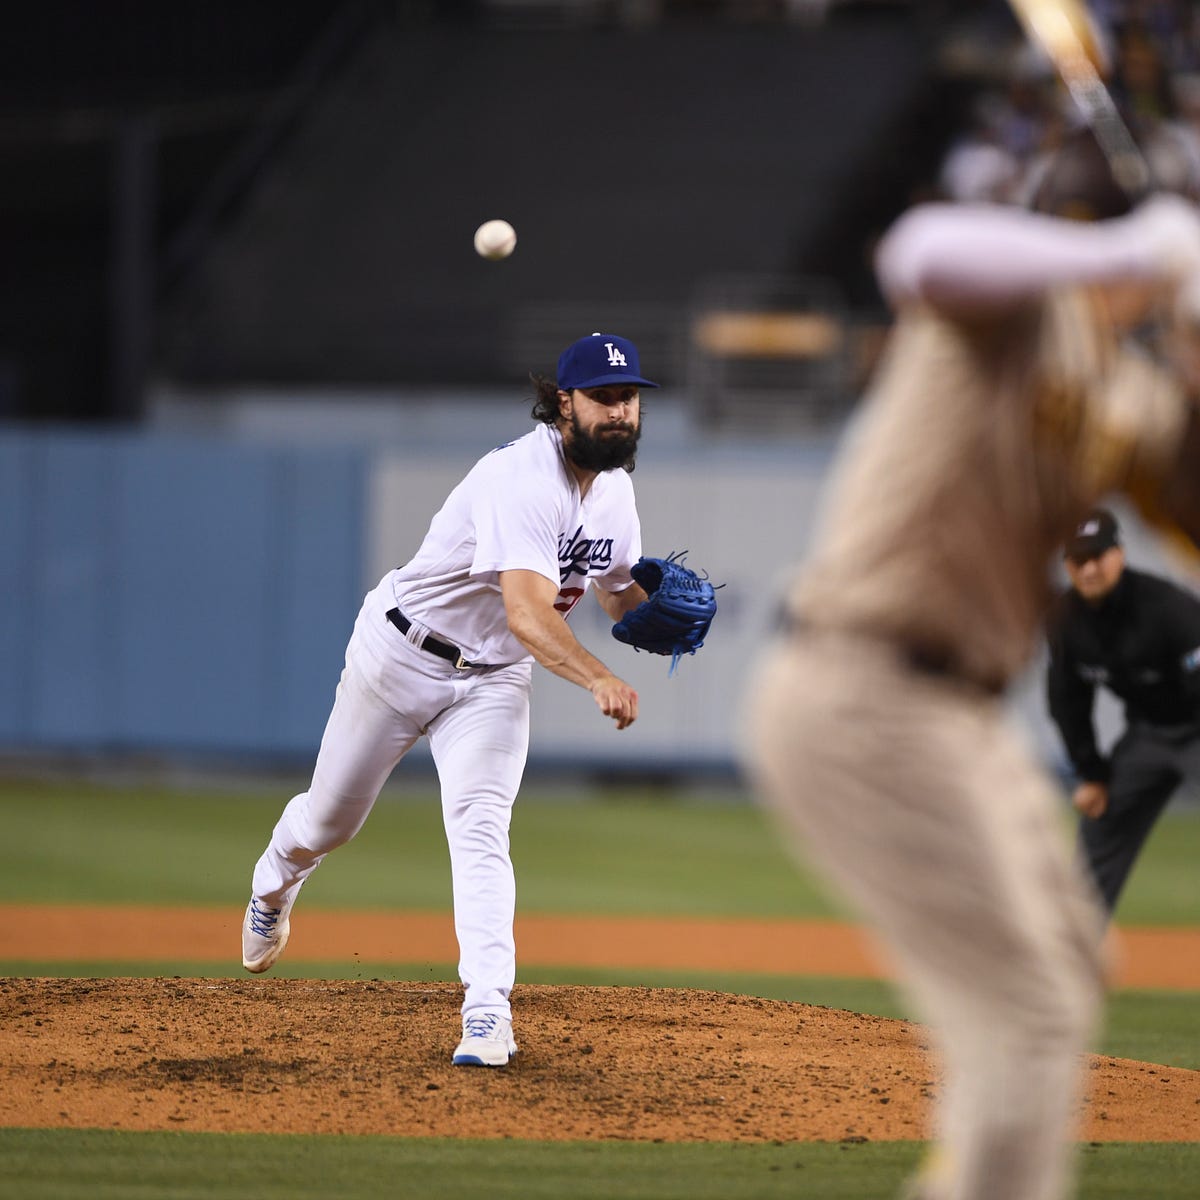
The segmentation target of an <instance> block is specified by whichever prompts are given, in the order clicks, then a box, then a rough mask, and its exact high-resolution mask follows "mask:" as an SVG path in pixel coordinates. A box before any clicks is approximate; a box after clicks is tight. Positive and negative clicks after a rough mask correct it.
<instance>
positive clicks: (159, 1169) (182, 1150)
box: [0, 1129, 1200, 1200]
mask: <svg viewBox="0 0 1200 1200" xmlns="http://www.w3.org/2000/svg"><path fill="white" fill-rule="evenodd" d="M920 1153H921V1147H920V1146H919V1145H917V1144H914V1143H898V1142H878V1143H874V1144H866V1145H861V1144H847V1143H808V1142H793V1143H784V1144H777V1143H772V1144H768V1145H730V1144H726V1143H704V1144H696V1143H684V1144H667V1145H654V1144H650V1143H645V1142H589V1143H579V1142H565V1143H539V1142H522V1141H500V1142H495V1141H492V1142H480V1141H445V1140H441V1139H421V1140H415V1139H403V1138H382V1137H335V1136H323V1137H310V1138H301V1137H285V1136H279V1137H269V1136H265V1135H257V1134H227V1135H220V1134H186V1133H121V1132H107V1131H99V1130H21V1129H6V1130H0V1198H3V1200H143V1198H144V1200H161V1198H162V1197H165V1196H170V1197H171V1198H172V1200H243V1198H244V1197H246V1196H254V1197H255V1198H256V1200H328V1198H329V1197H333V1196H336V1197H338V1198H339V1200H378V1198H379V1197H381V1196H388V1197H394V1198H396V1200H406V1198H410V1197H411V1198H413V1200H417V1198H421V1200H426V1198H427V1200H440V1198H442V1197H454V1198H455V1200H476V1198H478V1200H493V1198H494V1200H506V1198H512V1200H562V1197H564V1196H571V1197H572V1200H617V1198H620V1200H772V1198H773V1197H789V1198H792V1197H795V1196H800V1195H803V1196H812V1197H820V1200H879V1198H880V1197H885V1196H892V1195H894V1194H895V1193H896V1189H897V1187H898V1186H899V1185H900V1183H901V1181H902V1180H903V1179H904V1178H905V1177H906V1176H907V1175H908V1174H909V1173H910V1172H911V1171H912V1170H913V1168H914V1166H915V1164H916V1163H917V1161H918V1159H919V1156H920ZM1080 1165H1081V1187H1080V1190H1079V1200H1118V1197H1119V1198H1121V1200H1127V1198H1128V1197H1131V1196H1137V1197H1149V1196H1153V1197H1154V1198H1155V1200H1191V1197H1194V1196H1195V1181H1196V1178H1197V1177H1198V1175H1200V1146H1197V1145H1175V1144H1154V1143H1151V1144H1137V1145H1131V1144H1122V1143H1112V1144H1105V1145H1102V1146H1089V1147H1086V1148H1085V1149H1084V1150H1083V1152H1082V1153H1081V1156H1080Z"/></svg>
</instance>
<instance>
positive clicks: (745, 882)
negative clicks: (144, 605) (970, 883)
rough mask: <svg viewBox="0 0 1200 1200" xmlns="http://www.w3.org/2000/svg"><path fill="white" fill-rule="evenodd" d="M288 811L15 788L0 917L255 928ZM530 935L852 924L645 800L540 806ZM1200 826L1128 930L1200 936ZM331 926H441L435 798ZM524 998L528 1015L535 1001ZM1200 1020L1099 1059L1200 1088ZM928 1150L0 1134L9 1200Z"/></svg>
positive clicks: (814, 1175) (136, 791)
mask: <svg viewBox="0 0 1200 1200" xmlns="http://www.w3.org/2000/svg"><path fill="white" fill-rule="evenodd" d="M289 794H290V793H289V791H288V789H287V788H286V787H281V788H280V789H279V791H278V793H277V794H275V793H273V792H272V793H266V792H264V791H261V790H254V791H247V792H246V793H244V794H234V793H229V792H207V791H199V790H193V791H181V792H172V791H166V790H162V789H155V788H148V787H142V786H129V787H113V786H99V785H95V784H79V785H73V784H43V783H29V784H15V783H0V831H3V836H2V837H0V902H59V903H82V904H88V903H93V904H106V903H129V904H147V903H149V904H186V905H192V904H195V905H221V906H229V905H240V904H241V903H242V899H243V897H244V896H245V894H246V891H247V888H248V883H249V875H250V870H251V867H252V865H253V863H254V860H255V859H256V858H257V856H258V854H259V853H260V852H261V850H262V848H263V846H264V844H265V842H266V839H267V837H268V835H269V832H270V829H271V826H272V825H273V823H274V821H275V819H276V818H277V816H278V814H279V812H280V810H281V809H282V806H283V804H284V803H285V802H286V800H287V798H288V795H289ZM513 854H514V859H515V861H516V865H517V875H518V903H519V906H520V908H521V910H522V911H524V912H538V911H542V912H579V913H612V914H631V913H644V914H650V915H671V914H695V915H702V916H762V917H805V916H821V917H828V916H839V915H843V913H842V910H841V909H840V906H839V904H838V903H837V901H836V900H833V899H831V898H830V896H829V895H828V893H827V892H826V891H825V890H824V887H823V885H822V884H820V883H819V882H818V881H816V880H814V879H813V878H811V877H810V876H809V874H808V873H807V872H806V871H804V870H803V869H799V868H797V867H796V866H795V864H793V863H792V862H791V861H790V859H789V858H788V857H787V855H786V854H785V853H784V851H783V849H782V847H781V845H780V843H779V840H778V839H777V837H776V836H775V833H774V830H773V829H772V828H771V827H770V825H769V823H768V822H767V821H766V820H765V818H764V817H763V815H762V814H761V813H760V812H759V811H758V810H757V809H756V808H754V807H753V806H752V805H749V804H745V803H727V804H720V803H713V802H711V801H710V802H702V803H701V802H695V801H693V800H680V799H677V798H674V797H672V796H671V795H670V794H669V793H663V792H654V791H645V792H637V791H632V790H628V789H623V790H619V791H616V792H613V793H606V794H605V795H603V796H587V795H584V796H581V795H580V793H578V792H574V793H572V794H570V795H564V794H559V793H556V792H555V791H554V790H553V789H547V788H545V787H541V786H538V787H531V788H529V789H527V791H526V793H525V794H524V795H523V796H522V798H521V799H520V800H519V801H518V805H517V809H516V814H515V818H514V825H513ZM1197 862H1200V813H1198V812H1197V811H1196V810H1194V809H1193V810H1188V809H1183V810H1179V811H1173V812H1170V813H1168V814H1167V816H1166V817H1165V818H1164V820H1163V821H1162V822H1161V823H1160V826H1159V828H1158V829H1157V830H1156V831H1155V834H1154V836H1153V837H1152V839H1151V841H1150V843H1149V845H1148V846H1147V848H1146V851H1145V853H1144V855H1143V859H1142V861H1141V862H1140V863H1139V865H1138V868H1137V870H1136V871H1135V874H1134V877H1133V880H1132V882H1131V884H1130V887H1129V890H1128V894H1127V896H1126V897H1125V899H1124V901H1123V904H1122V908H1121V910H1120V913H1119V914H1118V915H1119V918H1120V919H1121V920H1122V921H1125V922H1128V923H1130V924H1175V925H1195V924H1200V889H1197V888H1196V886H1195V878H1196V876H1195V865H1196V863H1197ZM305 903H306V904H308V905H313V906H314V907H324V908H347V909H353V908H385V909H389V908H390V909H396V908H416V909H422V908H424V909H434V910H440V911H444V910H446V909H447V908H448V907H449V903H450V887H449V866H448V860H447V854H446V848H445V843H444V837H443V834H442V830H441V821H440V812H439V809H438V804H437V801H436V797H435V795H434V793H433V791H432V790H431V789H429V788H428V786H427V785H425V784H422V785H420V786H417V787H412V788H404V787H401V788H397V789H394V790H391V791H389V792H388V793H386V794H385V796H384V798H383V799H382V800H381V801H380V803H379V804H378V805H377V807H376V810H375V812H374V813H373V814H372V816H371V819H370V821H369V822H368V824H367V827H366V829H365V830H364V831H363V833H362V834H361V835H360V836H359V837H358V838H357V839H356V840H355V841H354V842H352V843H351V844H350V845H349V846H346V847H344V848H343V849H341V850H339V851H338V852H337V854H335V855H334V856H332V857H331V859H330V861H329V862H328V863H326V864H325V865H324V866H323V867H322V869H321V870H320V871H319V872H317V874H316V875H315V876H314V877H313V879H312V881H310V883H309V884H308V885H307V888H306V893H305ZM0 973H3V974H7V975H45V974H55V975H75V976H107V975H153V976H171V975H181V976H195V975H208V976H210V977H222V976H226V975H228V974H230V973H231V972H230V968H229V967H223V966H206V967H201V968H199V969H198V968H197V966H196V964H193V963H188V962H150V961H146V962H141V963H127V962H121V963H101V962H86V963H55V964H45V963H37V962H33V963H12V962H10V963H0ZM277 973H278V974H280V975H284V976H289V975H290V976H303V977H322V978H369V979H417V980H420V979H428V980H443V979H444V980H453V979H454V978H455V971H454V967H453V964H449V963H412V964H388V965H386V966H383V965H380V964H371V963H328V964H326V963H318V964H304V965H303V966H301V967H297V966H296V965H295V964H287V963H286V961H285V962H284V963H283V964H281V966H280V968H278V969H277ZM520 981H521V982H524V983H528V984H534V983H553V984H565V983H575V984H588V983H591V984H600V985H613V986H625V985H632V984H641V985H653V986H662V987H696V988H705V989H713V990H718V991H727V992H737V993H741V994H749V995H760V996H766V997H772V998H776V999H783V1000H795V1001H802V1002H804V1003H810V1004H820V1005H825V1006H828V1007H832V1008H843V1009H849V1010H852V1011H859V1012H869V1013H877V1014H879V1015H882V1016H894V1017H904V1016H907V1015H908V1014H907V1012H906V1010H905V1006H904V1004H903V1003H902V1001H901V999H900V998H899V996H898V995H897V993H896V992H895V990H894V989H893V988H892V987H891V986H889V985H888V984H886V983H879V982H874V981H864V980H847V979H829V978H823V977H820V978H818V977H803V976H784V975H769V974H764V975H750V974H734V973H720V972H706V973H696V972H661V971H659V972H654V971H640V972H630V971H610V970H605V971H599V970H570V971H565V970H551V969H540V970H539V969H528V970H524V969H523V970H522V971H521V973H520ZM519 987H520V983H519V984H518V996H517V997H515V998H518V999H519ZM1198 999H1200V997H1197V996H1196V995H1195V994H1179V993H1167V992H1132V991H1130V992H1121V993H1117V994H1116V995H1114V996H1113V997H1112V998H1111V999H1110V1003H1109V1005H1108V1011H1107V1016H1106V1025H1105V1029H1104V1031H1103V1035H1102V1040H1101V1044H1100V1046H1099V1047H1098V1048H1099V1049H1101V1050H1102V1051H1103V1052H1104V1053H1108V1054H1114V1055H1118V1056H1120V1057H1127V1058H1136V1059H1143V1060H1146V1061H1151V1062H1160V1063H1168V1064H1171V1065H1177V1066H1187V1067H1192V1068H1200V1003H1197V1001H1198ZM919 1153H920V1147H919V1146H917V1145H914V1144H910V1143H878V1144H872V1145H850V1144H835V1145H827V1144H808V1143H795V1144H786V1145H766V1146H758V1145H727V1144H703V1145H696V1144H682V1145H651V1144H645V1143H625V1142H603V1143H587V1144H578V1143H566V1144H539V1143H526V1142H519V1141H503V1142H488V1143H478V1142H464V1141H441V1140H408V1139H400V1138H368V1137H362V1138H343V1137H333V1136H319V1137H299V1136H294V1137H279V1138H267V1137H261V1136H253V1135H228V1136H222V1135H198V1134H182V1133H145V1134H134V1133H122V1132H107V1131H73V1130H17V1129H7V1130H4V1129H0V1200H9V1198H11V1200H18V1198H20V1200H50V1198H53V1200H74V1198H78V1200H84V1198H86V1200H141V1198H145V1200H151V1198H153V1200H160V1198H162V1197H170V1198H171V1200H191V1198H195V1200H233V1198H235V1197H236V1198H238V1200H240V1198H242V1197H244V1196H248V1195H254V1196H255V1197H256V1198H259V1197H261V1198H262V1200H274V1198H278V1200H284V1198H285V1197H286V1198H287V1200H308V1198H310V1197H312V1198H315V1197H321V1198H322V1200H324V1198H325V1197H329V1196H337V1197H339V1198H345V1200H358V1198H360V1197H361V1198H363V1200H368V1198H369V1200H377V1198H378V1197H379V1196H384V1195H386V1196H390V1197H409V1196H411V1197H422V1198H424V1197H431V1198H434V1200H436V1198H438V1197H442V1196H445V1197H451V1196H453V1197H455V1198H456V1200H470V1198H472V1197H481V1198H482V1197H486V1198H487V1200H504V1198H505V1197H521V1198H522V1200H525V1198H529V1200H537V1198H539V1197H546V1198H551V1197H553V1198H554V1200H560V1198H561V1197H563V1196H567V1195H569V1196H571V1197H572V1198H573V1200H592V1198H595V1200H599V1198H601V1197H605V1198H612V1200H617V1198H628V1200H634V1198H639V1197H646V1198H647V1200H650V1198H651V1197H653V1198H654V1200H672V1198H675V1197H678V1198H679V1200H683V1198H685V1197H686V1198H688V1200H692V1198H695V1200H706V1198H708V1197H713V1198H715V1197H721V1198H722V1200H771V1198H772V1197H775V1196H780V1197H783V1196H789V1197H791V1196H796V1195H805V1196H813V1197H820V1198H821V1200H868V1198H870V1200H879V1198H880V1197H886V1196H892V1195H894V1194H895V1192H896V1189H897V1187H898V1185H899V1183H900V1181H901V1179H902V1178H903V1177H904V1176H905V1175H906V1174H907V1173H908V1172H909V1171H910V1169H911V1168H912V1166H913V1164H914V1162H915V1161H916V1159H917V1156H918V1154H919ZM1082 1166H1083V1175H1082V1185H1081V1188H1080V1192H1079V1197H1080V1200H1110V1198H1111V1200H1117V1198H1118V1197H1120V1198H1122V1200H1124V1198H1126V1197H1129V1196H1138V1197H1142V1196H1153V1197H1155V1198H1156V1200H1175V1198H1178V1200H1183V1198H1184V1197H1188V1198H1189V1200H1190V1197H1192V1196H1194V1195H1195V1192H1196V1187H1195V1180H1196V1179H1197V1178H1198V1177H1200V1146H1198V1145H1194V1144H1191V1145H1182V1146H1177V1145H1104V1146H1099V1147H1085V1148H1084V1150H1083V1154H1082Z"/></svg>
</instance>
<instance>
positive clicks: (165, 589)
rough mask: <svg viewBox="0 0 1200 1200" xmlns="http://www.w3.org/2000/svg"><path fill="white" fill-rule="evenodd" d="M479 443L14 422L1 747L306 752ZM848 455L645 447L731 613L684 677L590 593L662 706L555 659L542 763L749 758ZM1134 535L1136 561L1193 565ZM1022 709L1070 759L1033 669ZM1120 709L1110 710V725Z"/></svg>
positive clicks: (650, 495)
mask: <svg viewBox="0 0 1200 1200" xmlns="http://www.w3.org/2000/svg"><path fill="white" fill-rule="evenodd" d="M464 436H468V440H467V441H465V442H463V443H461V444H460V445H458V446H457V447H455V448H454V449H448V448H446V446H445V445H442V446H440V447H438V448H436V449H435V448H432V447H431V445H429V444H424V445H422V446H419V447H409V448H405V447H403V446H399V445H395V444H391V445H381V446H379V447H378V448H375V449H366V448H364V447H363V446H362V445H354V446H351V445H338V444H333V445H329V444H324V445H322V444H317V443H313V442H310V443H307V444H290V445H280V444H265V443H263V442H256V441H253V440H246V439H245V438H242V437H238V436H233V435H230V434H228V433H224V434H209V435H205V436H195V435H189V436H186V437H184V436H181V435H178V434H164V433H72V432H61V431H37V432H30V431H14V430H0V595H2V596H3V597H4V610H5V615H4V619H3V621H2V622H0V679H2V680H3V681H4V683H3V686H2V687H0V751H33V752H46V753H51V754H54V753H61V754H99V753H108V752H120V753H129V754H146V755H161V756H167V757H169V756H171V755H200V756H216V757H238V758H243V759H249V760H255V759H260V760H263V761H264V762H281V761H282V762H288V763H296V764H307V762H308V761H309V760H310V759H311V757H312V755H313V754H315V751H316V748H317V746H318V744H319V741H320V735H321V730H322V728H323V725H324V720H325V717H326V715H327V713H328V709H329V704H330V702H331V700H332V696H333V689H334V686H335V684H336V681H337V676H338V672H339V670H340V667H341V661H342V654H343V651H344V648H345V641H346V638H347V636H348V634H349V631H350V628H351V626H352V624H353V620H354V616H355V613H356V612H357V609H358V606H359V603H360V601H361V598H362V595H363V593H364V592H365V591H366V590H367V589H368V588H370V587H371V586H372V585H373V584H374V583H375V581H376V580H377V579H378V578H379V576H380V575H381V574H382V573H383V572H384V571H385V570H387V569H388V568H389V567H391V566H393V565H396V564H397V563H400V562H402V561H404V559H405V558H407V557H408V555H409V554H411V552H412V551H413V550H414V549H415V548H416V546H417V544H418V542H419V540H420V538H421V536H422V535H423V533H424V531H425V528H426V527H427V525H428V522H429V519H430V517H432V515H433V513H434V511H435V509H436V508H437V506H438V505H439V504H440V503H441V501H442V499H443V498H444V496H445V495H446V493H447V492H448V491H449V489H450V488H451V487H452V486H453V485H454V484H455V483H456V482H457V481H458V479H459V478H460V477H461V475H462V474H463V472H464V470H465V469H466V467H467V466H469V465H470V462H472V461H473V460H474V458H475V457H477V452H479V453H482V452H483V450H485V449H486V448H487V446H486V445H480V446H474V445H472V444H471V443H470V441H469V437H475V438H476V439H480V438H486V437H487V431H486V430H480V429H476V430H474V431H472V433H471V434H470V435H464ZM832 446H833V441H832V439H830V438H814V439H812V440H811V441H810V442H806V441H804V440H803V439H801V440H799V441H796V440H795V439H792V440H789V441H788V442H787V443H786V445H784V446H783V447H782V448H780V447H779V446H774V447H772V446H770V445H759V446H756V447H750V446H745V445H743V446H737V445H715V444H714V445H703V444H699V443H691V444H688V443H686V442H684V441H681V440H680V439H678V438H670V437H663V438H660V439H659V441H658V442H657V443H655V442H651V443H650V444H648V445H646V446H645V448H644V451H643V454H642V456H641V458H640V461H639V466H638V470H637V472H636V474H635V480H634V481H635V484H636V487H637V494H638V506H639V511H640V513H641V517H642V524H643V536H644V544H645V549H646V552H647V553H651V554H666V553H669V552H671V551H674V550H681V549H686V550H689V551H690V557H689V561H690V562H691V563H692V564H693V565H695V566H697V567H700V568H706V569H707V570H708V571H709V572H710V573H711V575H712V577H713V578H714V579H715V580H716V581H718V582H722V583H724V585H725V586H724V587H723V588H722V590H721V592H720V602H721V608H720V613H719V615H718V618H717V621H716V623H715V624H714V627H713V631H712V633H711V635H710V637H709V640H708V644H707V645H706V646H705V647H704V649H703V650H702V651H701V652H700V653H699V654H698V655H696V656H695V657H689V658H687V659H685V660H684V661H683V662H682V663H681V664H680V667H679V669H678V671H677V672H676V674H675V676H674V678H668V672H667V660H665V659H663V658H660V657H655V656H651V655H646V654H636V653H634V652H633V651H632V650H631V649H630V648H628V647H625V646H621V645H619V644H618V643H616V642H615V641H613V640H612V638H611V637H610V636H609V632H608V622H607V621H606V620H605V619H604V617H603V614H602V612H601V611H600V608H599V606H598V605H596V604H594V603H591V602H588V603H585V604H584V605H581V606H580V608H579V609H577V610H576V612H575V614H573V616H572V624H573V627H574V628H575V630H576V633H577V634H578V635H579V637H580V638H581V640H582V641H584V642H585V644H587V645H588V646H589V648H591V649H592V650H593V651H594V652H595V653H597V654H598V655H600V656H602V657H603V658H604V659H605V660H606V661H607V662H609V663H610V665H611V666H612V667H613V669H614V670H616V671H618V672H619V673H620V674H622V675H623V676H625V677H626V678H627V679H629V680H630V681H631V682H632V683H633V684H634V685H635V686H636V687H637V688H638V691H639V693H640V697H641V709H642V715H641V718H640V719H639V721H638V722H637V723H636V724H635V725H634V726H633V727H632V728H630V729H628V730H625V731H623V732H621V733H620V734H618V733H617V732H616V731H615V730H614V729H613V728H612V726H611V723H610V722H607V721H605V720H603V719H601V718H600V717H599V716H598V714H597V713H596V711H595V708H594V705H593V704H592V702H591V699H590V697H589V696H588V695H587V694H586V693H585V692H583V691H582V690H581V689H579V688H575V687H573V686H571V685H569V684H565V683H563V682H561V681H559V680H558V679H556V678H554V677H553V676H551V675H550V674H549V673H548V672H539V673H538V679H537V686H536V688H535V692H534V725H533V739H532V746H531V764H532V765H533V766H534V767H539V766H541V767H552V768H558V769H562V768H565V769H567V770H568V771H569V770H572V769H578V770H580V771H581V772H586V773H588V774H595V773H597V772H605V771H610V770H611V771H614V772H620V771H626V770H630V769H635V770H638V771H640V772H645V773H648V774H652V773H664V774H666V773H672V772H675V771H678V770H680V769H690V770H695V769H699V770H702V771H713V772H717V773H725V772H729V771H731V770H732V769H733V767H734V764H735V760H736V754H737V743H738V730H737V721H738V713H739V711H740V702H741V699H742V696H743V694H744V691H745V687H746V681H747V677H748V673H749V671H750V669H751V666H752V664H753V663H754V661H755V659H756V658H757V656H758V655H759V654H761V653H762V652H763V649H764V647H765V645H766V643H767V639H768V638H769V635H770V630H771V628H772V627H773V624H774V619H775V613H776V609H777V604H778V598H779V595H780V592H781V590H782V587H783V583H784V580H785V578H786V576H787V573H788V570H789V567H790V564H792V563H793V562H795V561H796V560H797V559H799V558H800V557H802V555H803V553H804V551H805V549H806V547H807V545H808V541H809V537H810V531H811V527H812V522H813V519H814V515H815V512H816V508H817V504H818V495H819V490H820V488H821V485H822V483H823V481H824V478H825V474H826V471H827V468H828V463H829V460H830V455H831V451H832ZM1129 532H1130V543H1131V544H1130V557H1131V559H1133V561H1135V562H1138V563H1140V564H1143V565H1148V566H1151V567H1152V568H1153V567H1160V568H1161V567H1165V568H1166V569H1168V570H1173V569H1174V568H1173V567H1172V565H1171V564H1169V563H1166V562H1165V560H1164V559H1163V557H1162V554H1161V553H1160V552H1159V551H1158V550H1157V547H1156V546H1155V545H1154V544H1153V543H1151V542H1149V540H1148V539H1146V537H1145V536H1144V535H1143V534H1142V533H1141V532H1140V531H1139V530H1138V529H1137V528H1136V526H1133V525H1132V524H1130V525H1129ZM1176 573H1177V572H1176ZM1013 713H1014V717H1015V719H1016V720H1017V722H1018V723H1019V724H1020V725H1021V727H1022V728H1023V730H1024V731H1025V732H1026V733H1028V735H1029V736H1030V737H1031V739H1032V741H1033V743H1034V745H1035V749H1036V750H1037V751H1038V753H1039V754H1041V755H1043V756H1044V757H1046V758H1047V759H1048V760H1052V761H1055V762H1057V761H1060V760H1061V755H1060V750H1059V747H1058V742H1057V738H1056V736H1055V735H1054V733H1053V731H1052V730H1051V729H1050V727H1049V725H1048V723H1047V720H1046V718H1045V714H1044V705H1043V703H1042V699H1041V694H1040V672H1039V669H1038V665H1036V664H1035V667H1034V669H1033V670H1032V671H1031V673H1030V675H1029V676H1028V677H1027V678H1026V679H1025V680H1024V681H1022V684H1021V686H1020V687H1018V689H1017V691H1016V694H1015V696H1014V700H1013ZM1115 722H1116V712H1115V708H1114V707H1112V706H1106V707H1104V708H1102V710H1101V725H1102V731H1110V730H1111V729H1113V728H1114V727H1115ZM415 753H416V754H417V757H418V758H425V757H426V755H425V752H424V751H423V750H419V751H417V752H415Z"/></svg>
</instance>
